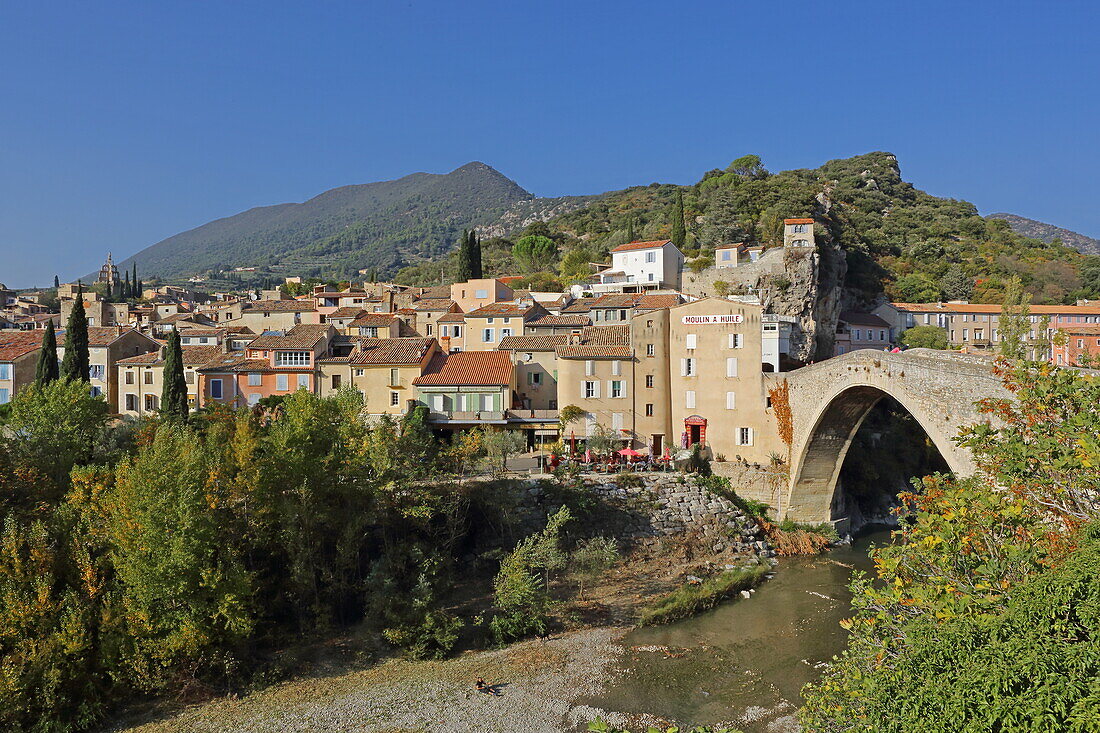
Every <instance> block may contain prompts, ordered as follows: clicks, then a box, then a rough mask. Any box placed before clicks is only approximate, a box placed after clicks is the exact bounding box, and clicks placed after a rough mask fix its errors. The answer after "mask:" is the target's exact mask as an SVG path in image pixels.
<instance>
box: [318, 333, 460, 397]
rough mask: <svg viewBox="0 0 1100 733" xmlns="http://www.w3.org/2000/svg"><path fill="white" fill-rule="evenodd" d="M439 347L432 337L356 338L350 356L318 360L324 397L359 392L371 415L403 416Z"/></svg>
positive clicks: (319, 379) (320, 389)
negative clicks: (416, 382)
mask: <svg viewBox="0 0 1100 733" xmlns="http://www.w3.org/2000/svg"><path fill="white" fill-rule="evenodd" d="M437 353H439V344H438V343H437V342H436V340H435V339H432V338H421V337H416V338H386V339H372V338H362V339H356V344H355V346H354V348H353V349H352V352H351V353H350V354H348V355H347V356H339V357H328V358H324V359H319V360H318V361H317V366H318V369H319V370H320V375H319V378H318V386H319V393H320V394H321V395H330V394H335V393H336V392H337V391H338V390H340V389H341V388H344V387H349V386H350V387H352V388H353V389H357V390H359V391H360V392H361V393H362V394H363V397H364V399H365V401H366V409H367V413H368V414H370V415H383V414H386V415H394V416H397V415H403V414H405V413H406V412H407V411H408V406H409V402H410V400H415V399H416V396H417V393H416V389H415V388H414V387H413V380H415V379H416V378H417V377H419V376H420V375H421V374H423V373H424V369H425V368H426V367H427V365H428V363H429V362H430V361H431V359H432V357H433V356H434V355H435V354H437Z"/></svg>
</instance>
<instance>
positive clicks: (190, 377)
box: [183, 369, 195, 384]
mask: <svg viewBox="0 0 1100 733" xmlns="http://www.w3.org/2000/svg"><path fill="white" fill-rule="evenodd" d="M183 381H184V382H186V383H187V384H194V383H195V372H194V370H192V369H188V370H187V371H185V372H184V373H183Z"/></svg>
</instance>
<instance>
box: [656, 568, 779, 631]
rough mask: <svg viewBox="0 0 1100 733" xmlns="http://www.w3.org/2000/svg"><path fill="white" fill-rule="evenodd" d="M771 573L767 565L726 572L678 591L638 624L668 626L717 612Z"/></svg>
mask: <svg viewBox="0 0 1100 733" xmlns="http://www.w3.org/2000/svg"><path fill="white" fill-rule="evenodd" d="M768 571H769V568H768V567H767V566H764V565H757V566H755V567H751V568H738V569H736V570H727V571H725V572H724V573H721V574H720V575H716V576H715V577H713V578H709V579H707V580H705V581H703V582H702V583H699V584H698V585H685V586H682V587H680V588H677V589H676V590H674V591H672V592H671V593H669V594H668V595H666V596H664V597H663V598H661V599H660V600H658V601H657V602H656V603H654V604H652V605H651V606H649V607H648V608H646V609H645V610H644V611H642V615H641V618H640V619H639V623H640V624H641V625H642V626H653V625H655V624H666V623H668V622H670V621H676V620H678V619H682V618H687V617H688V616H694V615H695V614H697V613H699V612H701V611H706V610H708V609H711V608H714V607H715V606H717V605H718V604H719V603H721V602H722V601H724V600H726V599H727V598H729V597H730V596H733V595H735V594H737V593H740V592H741V591H743V590H748V589H749V588H753V587H755V586H756V585H758V584H759V583H760V581H761V580H762V579H763V578H764V576H765V575H766V574H767V573H768Z"/></svg>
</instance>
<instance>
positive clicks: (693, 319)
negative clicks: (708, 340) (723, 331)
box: [681, 313, 745, 326]
mask: <svg viewBox="0 0 1100 733" xmlns="http://www.w3.org/2000/svg"><path fill="white" fill-rule="evenodd" d="M744 320H745V317H744V316H742V315H741V314H739V313H722V314H719V315H714V316H684V317H683V318H682V319H681V322H682V323H683V324H684V325H685V326H713V325H717V324H720V323H742V322H743V321H744Z"/></svg>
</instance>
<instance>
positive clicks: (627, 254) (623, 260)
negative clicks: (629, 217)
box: [592, 239, 684, 293]
mask: <svg viewBox="0 0 1100 733" xmlns="http://www.w3.org/2000/svg"><path fill="white" fill-rule="evenodd" d="M683 268H684V254H683V252H681V251H680V250H679V249H678V248H677V247H676V245H674V244H673V243H672V241H671V240H668V239H664V240H659V241H655V242H630V243H629V244H620V245H619V246H618V247H615V248H614V249H613V250H611V267H610V268H609V269H607V270H604V271H603V272H601V273H600V274H599V277H600V281H599V283H597V284H595V285H593V286H592V290H593V291H595V292H600V293H610V292H619V293H636V292H641V291H642V290H650V289H654V290H656V289H662V288H673V289H678V288H679V287H680V273H681V271H682V270H683Z"/></svg>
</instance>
